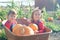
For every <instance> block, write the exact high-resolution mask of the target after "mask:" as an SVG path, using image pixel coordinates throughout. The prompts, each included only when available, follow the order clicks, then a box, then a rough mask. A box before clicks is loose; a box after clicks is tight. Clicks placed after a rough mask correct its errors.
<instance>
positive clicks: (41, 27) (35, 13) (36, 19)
mask: <svg viewBox="0 0 60 40" xmlns="http://www.w3.org/2000/svg"><path fill="white" fill-rule="evenodd" d="M41 15H42V13H41V10H40V9H39V8H36V9H35V10H34V11H33V12H32V23H35V24H37V25H38V31H39V33H43V32H45V26H44V24H43V22H42V21H41V19H40V18H41Z"/></svg>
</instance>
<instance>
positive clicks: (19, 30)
mask: <svg viewBox="0 0 60 40" xmlns="http://www.w3.org/2000/svg"><path fill="white" fill-rule="evenodd" d="M13 33H14V34H16V35H18V36H21V35H33V34H34V31H33V30H32V29H31V28H30V27H28V26H24V25H21V24H17V25H15V26H14V28H13Z"/></svg>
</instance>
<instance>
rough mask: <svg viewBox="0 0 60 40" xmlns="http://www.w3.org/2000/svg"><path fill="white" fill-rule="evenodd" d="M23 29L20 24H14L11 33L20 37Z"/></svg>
mask: <svg viewBox="0 0 60 40" xmlns="http://www.w3.org/2000/svg"><path fill="white" fill-rule="evenodd" d="M23 31H24V30H23V27H22V25H21V24H16V25H15V26H14V28H13V31H12V32H13V33H14V34H16V35H22V34H23Z"/></svg>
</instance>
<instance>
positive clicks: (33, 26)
mask: <svg viewBox="0 0 60 40" xmlns="http://www.w3.org/2000/svg"><path fill="white" fill-rule="evenodd" d="M29 27H31V28H32V29H33V31H38V26H37V25H36V24H33V23H31V24H29Z"/></svg>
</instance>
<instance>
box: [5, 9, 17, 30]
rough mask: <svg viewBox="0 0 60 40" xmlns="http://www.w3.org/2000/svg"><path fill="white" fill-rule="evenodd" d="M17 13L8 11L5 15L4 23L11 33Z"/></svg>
mask: <svg viewBox="0 0 60 40" xmlns="http://www.w3.org/2000/svg"><path fill="white" fill-rule="evenodd" d="M16 17H17V13H16V11H15V10H14V9H12V10H10V11H9V12H8V15H7V22H6V23H5V26H6V27H7V28H8V29H10V30H11V31H12V26H13V25H14V24H17V22H16V20H15V19H16Z"/></svg>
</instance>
